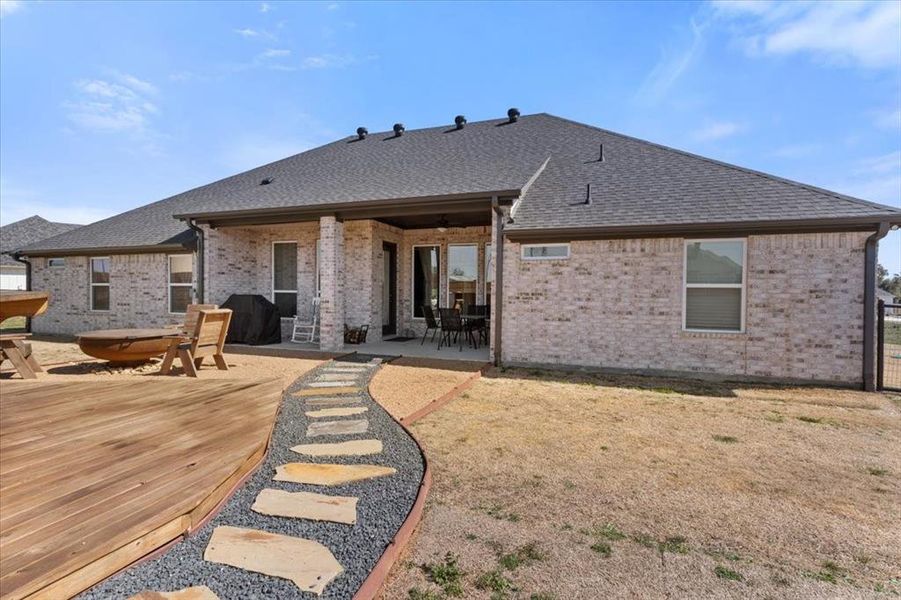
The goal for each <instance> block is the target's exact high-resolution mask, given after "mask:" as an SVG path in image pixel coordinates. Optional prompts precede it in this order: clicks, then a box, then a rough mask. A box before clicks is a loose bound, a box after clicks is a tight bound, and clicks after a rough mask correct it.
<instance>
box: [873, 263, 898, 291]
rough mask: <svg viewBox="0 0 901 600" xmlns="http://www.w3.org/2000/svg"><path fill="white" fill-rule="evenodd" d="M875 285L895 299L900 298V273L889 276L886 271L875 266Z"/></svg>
mask: <svg viewBox="0 0 901 600" xmlns="http://www.w3.org/2000/svg"><path fill="white" fill-rule="evenodd" d="M876 285H877V286H878V287H880V288H882V289H883V290H885V291H886V292H888V293H890V294H891V295H892V296H894V297H895V298H901V273H895V274H894V275H891V276H890V275H889V272H888V269H886V268H885V267H883V266H882V265H878V264H877V265H876Z"/></svg>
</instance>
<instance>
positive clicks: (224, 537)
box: [203, 525, 344, 596]
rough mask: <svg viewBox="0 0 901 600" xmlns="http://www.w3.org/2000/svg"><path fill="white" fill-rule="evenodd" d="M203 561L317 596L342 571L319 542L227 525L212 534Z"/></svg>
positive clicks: (332, 556) (331, 555) (329, 552)
mask: <svg viewBox="0 0 901 600" xmlns="http://www.w3.org/2000/svg"><path fill="white" fill-rule="evenodd" d="M203 558H204V560H206V561H208V562H214V563H220V564H224V565H230V566H232V567H237V568H239V569H244V570H245V571H253V572H255V573H262V574H264V575H271V576H273V577H281V578H283V579H288V580H290V581H293V582H294V585H296V586H297V587H298V588H300V589H301V590H303V591H305V592H312V593H314V594H316V595H317V596H318V595H320V594H322V591H323V590H324V589H325V586H326V585H328V584H329V583H330V582H331V581H332V580H333V579H334V578H335V577H337V576H338V575H340V574H341V573H343V572H344V568H343V567H342V566H341V565H340V564H339V563H338V561H337V560H335V557H334V555H333V554H332V553H331V551H330V550H329V549H328V548H326V547H325V546H323V545H322V544H320V543H319V542H314V541H312V540H305V539H303V538H298V537H291V536H288V535H279V534H276V533H268V532H266V531H258V530H255V529H244V528H242V527H231V526H228V525H222V526H220V527H217V528H216V529H215V530H214V531H213V535H212V537H211V538H210V542H209V544H207V547H206V551H205V552H204V553H203Z"/></svg>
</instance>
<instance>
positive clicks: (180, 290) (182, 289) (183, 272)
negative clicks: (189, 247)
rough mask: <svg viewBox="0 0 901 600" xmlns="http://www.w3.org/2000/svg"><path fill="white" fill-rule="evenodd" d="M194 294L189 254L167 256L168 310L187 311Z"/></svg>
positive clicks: (192, 266)
mask: <svg viewBox="0 0 901 600" xmlns="http://www.w3.org/2000/svg"><path fill="white" fill-rule="evenodd" d="M193 295H194V259H193V255H191V254H173V255H171V256H170V257H169V312H170V313H174V314H182V313H185V312H187V310H188V305H189V304H191V298H192V296H193Z"/></svg>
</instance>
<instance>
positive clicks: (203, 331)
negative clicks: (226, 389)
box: [160, 308, 232, 377]
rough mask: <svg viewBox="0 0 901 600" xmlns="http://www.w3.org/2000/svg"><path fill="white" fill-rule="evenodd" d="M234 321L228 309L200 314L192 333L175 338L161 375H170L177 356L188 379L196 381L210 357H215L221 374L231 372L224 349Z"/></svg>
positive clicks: (164, 360)
mask: <svg viewBox="0 0 901 600" xmlns="http://www.w3.org/2000/svg"><path fill="white" fill-rule="evenodd" d="M231 318H232V311H231V310H229V309H227V308H224V309H216V310H201V311H199V314H198V316H197V323H196V325H195V326H194V331H193V333H191V334H189V335H187V336H175V337H173V338H172V341H171V342H170V344H169V349H168V350H167V351H166V356H165V358H163V364H162V367H161V368H160V374H161V375H168V374H169V372H170V371H171V370H172V363H173V362H174V361H175V357H176V356H177V357H178V359H179V360H180V361H181V366H182V368H184V370H185V374H186V375H187V376H188V377H197V369H199V368H200V366H201V365H202V364H203V359H204V358H206V357H207V356H212V357H213V360H214V361H215V362H216V366H217V367H218V368H219V370H220V371H228V364H227V363H226V362H225V355H224V354H223V352H222V349H223V347H224V346H225V336H226V335H227V334H228V325H229V323H231Z"/></svg>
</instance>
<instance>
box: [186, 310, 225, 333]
mask: <svg viewBox="0 0 901 600" xmlns="http://www.w3.org/2000/svg"><path fill="white" fill-rule="evenodd" d="M218 308H219V305H218V304H189V305H188V309H187V310H186V311H185V323H184V325H183V329H184V331H185V333H190V332H193V331H194V328H195V327H197V319H199V318H200V311H202V310H216V309H218Z"/></svg>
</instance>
